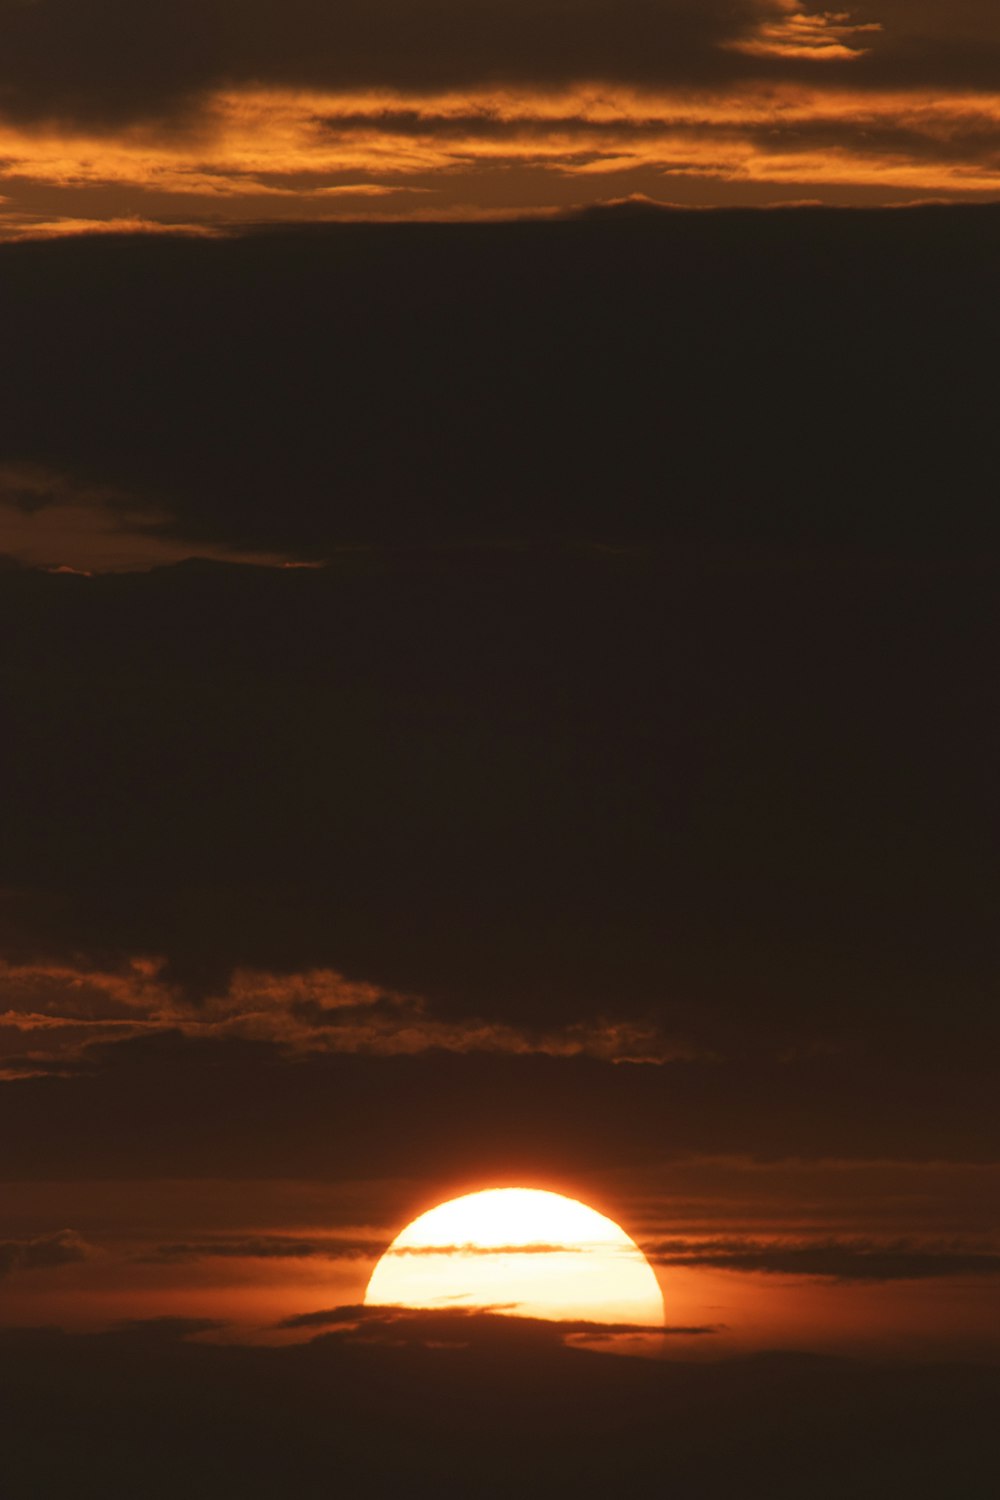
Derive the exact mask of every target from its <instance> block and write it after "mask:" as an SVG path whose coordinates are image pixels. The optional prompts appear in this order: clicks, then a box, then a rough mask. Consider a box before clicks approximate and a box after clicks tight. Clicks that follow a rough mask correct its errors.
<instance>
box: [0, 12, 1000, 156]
mask: <svg viewBox="0 0 1000 1500" xmlns="http://www.w3.org/2000/svg"><path fill="white" fill-rule="evenodd" d="M803 23H806V24H805V25H803ZM859 27H860V28H867V29H858V28H859ZM871 28H874V29H871ZM998 45H1000V36H998V28H997V22H996V14H995V8H994V7H993V6H992V5H991V4H990V3H989V0H966V3H965V4H964V5H963V6H961V7H957V6H955V5H954V4H952V3H945V0H921V3H919V4H916V5H914V4H907V3H905V0H869V3H866V4H861V5H858V6H857V7H854V8H853V9H851V10H848V11H847V12H837V13H833V12H830V11H826V10H824V9H823V8H822V7H821V6H818V5H813V4H803V5H801V6H799V5H789V4H786V3H784V0H729V3H722V0H698V3H696V0H660V3H658V4H656V5H649V4H645V3H643V0H619V3H617V4H614V5H612V4H609V3H608V0H576V3H575V4H574V5H573V6H572V8H571V10H567V8H566V7H565V6H563V5H561V4H559V3H558V0H542V3H534V4H532V5H530V6H526V5H523V4H516V3H514V4H512V3H507V0H477V3H476V4H475V5H467V4H458V3H456V0H421V3H420V4H417V5H414V4H410V3H403V0H366V3H364V4H359V3H354V4H348V5H336V6H331V5H329V4H327V3H325V0H291V3H285V4H281V5H278V4H276V3H275V0H253V3H251V4H236V3H235V0H208V3H204V0H203V3H196V0H184V3H182V4H178V3H176V0H173V3H171V4H169V5H166V4H163V3H162V0H159V3H150V4H147V5H144V6H142V7H136V6H134V5H130V4H127V3H126V0H31V3H24V0H5V3H4V5H3V7H2V9H0V55H2V57H3V65H2V73H0V80H2V83H0V106H2V108H3V110H4V112H5V113H6V114H7V115H8V116H9V117H11V118H14V119H16V120H22V121H47V120H53V119H54V120H62V121H72V122H76V123H84V124H87V125H92V126H93V125H96V126H98V127H102V128H110V129H119V128H121V127H122V126H123V125H125V124H128V123H130V122H134V121H148V120H162V119H163V118H165V117H170V116H173V117H181V118H183V117H184V116H185V114H190V113H191V112H192V110H193V108H194V106H195V105H196V103H197V101H198V100H199V99H200V98H201V97H202V96H203V95H204V94H205V93H207V92H208V91H210V90H213V89H219V88H226V87H229V88H232V87H240V86H247V85H260V84H265V85H271V86H277V87H291V88H313V89H317V90H328V91H338V90H357V89H370V88H376V89H377V88H382V89H386V88H394V89H399V90H402V91H414V92H420V91H428V90H435V89H449V88H450V89H459V90H461V89H468V88H470V87H475V86H478V85H483V84H508V85H511V84H512V85H515V86H521V87H541V88H552V87H560V86H567V85H572V84H574V83H577V82H580V81H584V82H586V81H591V80H596V81H603V82H616V83H625V84H630V85H636V86H640V87H647V88H653V89H656V88H660V89H662V88H669V87H678V86H680V87H682V88H683V87H694V86H704V85H726V84H733V83H734V82H738V81H739V80H741V79H746V78H748V77H764V78H767V77H771V78H774V77H779V78H780V77H783V78H789V77H791V78H796V77H799V78H804V79H807V80H809V81H811V82H815V83H818V84H820V85H822V84H823V82H825V80H824V78H823V73H824V71H826V72H827V73H829V71H830V70H831V68H832V69H833V70H834V73H835V76H836V74H837V72H838V70H839V73H840V74H841V75H843V74H844V72H845V70H846V75H847V77H846V80H845V81H849V83H850V84H858V83H860V84H861V85H862V86H864V85H865V84H870V85H871V86H874V87H879V88H885V87H887V86H892V85H897V86H902V87H913V88H921V87H934V86H935V85H937V86H951V87H963V86H964V87H968V86H970V85H973V84H976V83H979V84H982V85H985V86H986V87H992V84H993V82H994V81H995V77H996V71H995V70H996V57H997V49H998ZM831 48H833V49H834V50H833V51H831V50H830V49H831ZM991 69H992V72H991Z"/></svg>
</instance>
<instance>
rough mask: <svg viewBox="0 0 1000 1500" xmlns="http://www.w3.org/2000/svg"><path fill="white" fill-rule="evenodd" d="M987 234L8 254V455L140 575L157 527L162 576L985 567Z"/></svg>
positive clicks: (534, 230) (600, 228)
mask: <svg viewBox="0 0 1000 1500" xmlns="http://www.w3.org/2000/svg"><path fill="white" fill-rule="evenodd" d="M803 138H804V140H805V141H806V142H808V141H809V130H808V124H807V125H806V126H804V127H803ZM830 141H831V136H830V134H829V132H828V131H824V130H822V129H821V130H820V132H819V135H818V136H817V137H816V139H815V141H814V142H813V145H814V147H815V148H816V149H820V150H821V152H824V153H825V152H826V151H827V149H828V147H829V145H830ZM783 149H784V147H783ZM789 149H794V142H792V143H791V144H790V146H789ZM977 149H978V148H977ZM650 186H651V185H650V184H649V183H648V182H647V183H644V184H643V189H642V190H643V191H645V192H647V193H649V190H650ZM658 191H662V184H659V185H658ZM656 195H657V194H656V193H654V194H653V196H656ZM586 196H587V195H586V194H583V193H577V194H576V195H575V201H576V202H580V201H581V199H585V198H586ZM613 196H618V195H617V194H614V195H613ZM998 231H1000V215H998V213H997V211H996V210H995V209H994V208H992V207H984V208H982V209H972V208H969V209H958V208H956V209H954V210H953V217H950V218H949V217H946V216H945V215H944V214H943V212H942V211H940V210H939V211H935V210H932V209H924V210H911V211H908V212H905V213H904V212H886V213H884V214H875V213H873V214H867V213H841V214H837V213H830V212H821V211H808V210H804V211H801V212H799V213H797V214H795V215H786V216H784V217H780V218H776V217H775V216H774V215H767V214H749V213H745V214H740V213H733V214H719V215H704V214H676V213H674V214H661V215H659V216H658V217H654V216H653V215H652V214H649V215H647V216H646V217H645V218H644V219H642V221H641V222H640V221H639V220H638V219H635V218H634V217H633V218H630V220H629V222H628V223H627V224H626V223H624V222H622V220H621V216H620V214H619V216H618V219H617V220H616V222H615V223H614V224H611V223H605V222H603V220H602V221H601V222H569V221H562V222H557V223H539V224H528V223H519V224H507V225H488V226H487V225H474V226H459V225H455V226H443V225H430V224H426V225H409V226H402V225H395V226H372V225H347V226H341V227H339V228H337V229H329V228H328V229H327V230H322V229H317V230H316V231H314V232H311V233H310V232H306V233H287V234H278V233H260V234H257V235H254V236H250V237H240V238H237V239H234V240H229V239H227V240H223V241H199V242H197V243H195V242H188V241H180V240H176V239H171V238H170V237H163V236H160V237H156V238H155V242H154V238H153V237H150V236H147V237H145V239H139V240H137V239H136V238H131V239H129V238H128V237H126V238H125V239H123V240H122V241H120V242H119V241H118V240H112V241H111V242H109V241H108V240H100V239H89V240H87V241H85V242H81V241H74V242H73V243H66V244H61V245H49V246H35V245H9V246H4V247H3V248H2V249H0V264H2V272H3V274H2V277H0V320H2V322H3V326H4V329H5V347H6V349H7V352H8V357H7V359H6V360H5V362H4V370H3V372H0V400H2V410H3V413H4V422H3V428H2V430H0V457H4V458H5V459H6V460H7V461H8V463H9V464H10V465H11V466H12V472H13V473H14V475H15V477H16V475H17V473H20V474H22V475H23V474H24V472H25V471H26V470H27V469H28V468H29V463H33V464H34V465H35V472H36V473H38V472H41V471H44V473H45V474H47V475H49V476H50V479H51V476H53V475H56V476H62V477H61V479H60V480H59V482H58V483H59V485H61V490H60V489H59V488H58V486H57V488H56V489H55V491H53V492H54V493H57V494H58V493H61V494H63V495H64V496H65V495H77V496H79V495H81V494H82V495H86V494H91V495H92V494H94V493H95V492H96V493H98V494H113V495H114V496H115V497H117V498H116V500H115V505H116V506H118V507H119V508H121V507H123V506H126V505H131V507H132V513H133V523H132V525H131V527H126V528H125V531H126V532H130V533H131V534H130V535H126V536H125V537H124V538H122V540H124V541H127V543H128V551H129V553H130V555H132V556H136V545H135V544H136V540H137V538H136V535H135V533H136V529H137V524H136V521H135V519H134V518H136V517H138V518H141V517H143V516H145V517H147V518H148V517H150V516H154V515H158V516H159V517H160V520H159V522H158V524H157V526H156V529H155V536H154V535H151V536H150V537H149V538H148V540H149V557H148V564H149V565H152V564H153V563H155V562H157V561H159V560H161V559H162V556H163V550H162V549H163V548H164V547H165V546H167V545H171V546H174V547H176V545H177V544H178V543H183V544H184V546H185V547H186V549H187V550H188V551H189V552H190V553H198V552H199V550H214V551H215V552H216V553H218V552H220V551H222V552H225V551H226V550H227V549H228V554H229V555H233V554H234V553H236V554H240V553H242V554H243V555H247V554H249V553H253V552H256V553H258V554H266V555H269V556H272V557H274V556H281V555H284V556H287V557H291V558H299V559H303V558H307V559H312V560H320V559H330V558H337V559H338V560H339V561H338V572H339V571H341V570H342V571H346V572H348V573H349V572H351V571H352V570H358V569H364V570H365V571H366V573H367V577H368V580H369V582H370V583H371V584H372V585H373V586H374V578H375V575H376V573H377V572H378V571H379V570H381V571H382V576H383V578H385V579H386V580H388V579H389V578H390V577H391V576H392V575H393V573H394V572H395V571H396V570H397V569H398V568H399V567H400V566H405V565H406V564H405V560H404V559H403V558H401V557H399V556H398V555H397V557H396V559H395V560H389V559H387V558H386V557H385V556H384V554H380V553H375V554H372V555H368V556H364V557H363V556H360V555H358V554H354V556H353V557H352V558H350V559H349V560H348V559H346V558H345V555H344V553H343V551H342V549H343V548H345V547H348V546H352V547H375V548H381V547H390V548H396V549H400V548H405V547H407V546H410V547H413V546H419V547H427V546H428V545H430V544H444V545H447V544H454V543H456V542H463V541H464V542H468V541H470V540H472V541H480V542H484V541H491V542H494V543H498V544H509V543H511V542H528V541H534V542H542V543H545V544H548V545H557V544H560V543H565V542H566V541H567V540H569V541H598V542H602V541H603V542H614V543H624V542H649V541H654V542H669V543H672V544H678V543H679V544H681V545H695V546H704V545H715V546H718V545H722V546H723V547H737V548H738V547H739V546H741V545H744V546H746V545H752V546H754V547H758V548H759V547H761V546H763V545H768V546H775V547H787V548H792V549H796V548H797V549H800V550H802V549H806V550H811V549H813V548H815V547H817V546H819V547H826V548H829V549H863V550H866V551H872V550H876V551H881V552H882V553H883V554H884V553H886V552H890V553H891V552H893V551H896V550H899V549H902V551H903V552H904V553H905V554H907V555H913V554H915V553H920V554H922V555H924V556H925V557H926V556H939V555H941V554H942V553H943V554H945V555H954V554H955V552H956V551H959V552H961V553H962V554H963V555H965V556H967V557H968V556H970V555H971V556H977V557H978V556H981V555H982V554H983V553H984V552H989V551H990V550H991V549H993V550H995V548H996V546H997V541H998V535H1000V533H998V527H997V522H996V517H995V515H994V514H993V512H992V510H991V509H990V508H989V507H987V506H984V505H982V504H981V503H980V497H981V496H982V494H983V493H984V486H988V483H989V475H988V474H987V472H986V471H985V469H984V467H983V466H984V462H985V460H984V454H986V453H988V452H989V439H990V427H989V423H990V419H991V411H992V405H991V402H990V401H989V399H988V393H987V391H986V389H985V388H984V387H983V385H982V381H981V379H980V376H979V372H980V371H981V370H982V369H983V368H984V367H986V368H989V355H990V351H991V350H992V348H993V345H994V343H995V341H996V338H997V337H998V336H1000V334H998V330H997V327H996V314H995V306H996V299H995V297H994V296H993V287H992V274H993V272H992V266H993V263H994V257H995V255H996V253H997V239H998ZM681 288H683V295H681V294H680V289H681ZM957 330H961V335H960V337H961V357H960V358H957V357H956V353H955V339H956V337H957V332H956V331H957ZM52 340H58V341H59V348H60V351H61V353H60V359H59V361H58V362H53V361H50V360H48V359H47V358H45V357H44V356H43V354H42V352H41V351H42V350H43V349H44V348H47V347H49V344H50V341H52ZM872 349H874V350H875V351H877V352H876V355H875V357H874V358H872V357H871V353H870V351H871V350H872ZM95 359H97V360H98V365H99V369H100V372H101V374H100V378H95V374H94V370H95V366H94V361H95ZM762 371H763V372H764V375H763V378H762V374H761V372H762ZM945 371H948V372H950V374H949V375H948V377H947V378H946V377H945ZM208 413H210V414H211V416H210V418H209V417H208V416H207V415H206V414H208ZM56 416H57V417H58V420H54V418H55V417H56ZM918 431H919V432H921V433H922V434H924V436H923V438H922V440H921V441H920V442H919V443H918V442H916V441H915V438H914V434H915V433H916V432H918ZM386 432H391V433H392V435H393V440H392V441H391V442H387V441H386V440H385V435H386ZM50 490H51V485H50ZM279 494H280V495H281V497H282V503H281V505H280V506H276V505H275V503H274V496H275V495H279ZM943 495H948V496H949V497H950V499H949V503H948V504H947V505H945V504H944V503H943V501H942V499H941V497H942V496H943ZM36 498H37V499H38V500H39V501H41V500H42V498H43V496H42V494H41V492H36ZM40 514H41V515H44V510H43V511H42V512H41V513H40ZM38 515H39V513H36V517H35V519H36V520H37V519H38ZM22 519H23V518H22ZM46 542H47V545H46V549H45V554H44V559H43V560H45V561H46V562H48V563H52V564H55V563H57V562H58V561H60V559H59V557H58V555H57V553H56V552H55V550H54V549H53V547H52V538H51V537H48V538H46ZM3 546H4V550H5V551H8V552H10V551H11V550H12V548H11V546H10V545H9V544H8V543H7V542H4V543H3ZM31 555H32V556H33V557H34V559H35V560H38V558H39V556H40V555H41V554H40V553H39V551H38V549H37V547H36V550H35V552H34V553H33V554H31ZM174 555H176V552H175V553H174ZM65 560H67V561H71V559H70V558H67V559H65ZM502 562H503V558H502V557H501V558H500V559H496V558H493V557H491V556H490V555H489V554H485V555H483V556H480V557H478V558H474V557H472V556H469V557H468V558H467V563H468V566H469V568H470V569H471V568H473V567H475V568H477V569H486V570H489V569H491V568H496V567H498V566H502ZM446 566H447V564H446V561H445V559H441V558H439V559H436V560H434V561H433V562H432V563H431V564H430V569H429V571H430V570H432V569H434V568H441V567H446ZM413 571H414V570H413V568H412V559H411V568H410V573H411V577H412V576H413ZM345 586H346V585H345ZM193 587H194V586H193ZM286 592H288V593H291V592H292V590H291V589H290V588H289V589H286ZM300 592H301V590H300ZM380 608H381V607H380Z"/></svg>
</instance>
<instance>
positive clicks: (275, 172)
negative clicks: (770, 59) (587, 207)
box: [0, 15, 1000, 238]
mask: <svg viewBox="0 0 1000 1500" xmlns="http://www.w3.org/2000/svg"><path fill="white" fill-rule="evenodd" d="M821 19H822V18H816V17H813V18H811V19H810V20H809V22H808V25H807V24H806V22H805V20H804V19H803V18H801V17H799V16H798V15H790V16H789V17H788V18H787V19H786V20H784V21H781V22H780V23H776V27H777V29H776V30H774V32H773V34H772V33H771V32H770V31H769V32H768V33H767V35H764V34H763V33H762V34H761V35H760V36H759V37H758V38H757V39H756V40H755V41H753V42H752V43H751V42H748V43H746V44H745V46H748V47H749V46H754V47H763V48H772V47H778V48H780V49H782V50H783V51H785V52H787V51H788V50H789V49H792V50H793V51H794V50H795V49H796V48H805V50H806V51H808V52H809V53H810V55H813V54H815V53H816V52H817V50H819V51H820V52H821V53H822V51H823V49H825V50H826V51H831V50H832V51H837V52H839V51H843V50H845V48H846V47H847V45H848V44H847V42H846V41H845V40H844V38H845V37H846V35H847V33H848V32H851V33H852V34H853V33H854V32H855V31H857V30H858V28H856V27H847V26H846V24H845V25H841V24H840V22H839V21H837V20H836V18H833V19H828V20H826V21H824V22H823V26H822V28H821V29H819V30H818V29H817V27H819V22H820V20H821ZM837 38H840V39H839V40H837ZM852 45H853V43H852ZM851 55H852V56H853V55H854V53H851ZM824 71H825V70H824ZM849 73H850V68H848V73H847V74H840V75H838V79H837V80H836V81H831V83H830V85H829V86H828V87H821V86H820V85H818V84H817V83H807V82H805V81H803V80H801V79H798V80H794V81H793V80H789V81H786V82H781V83H777V82H773V81H772V82H767V83H763V82H759V81H758V82H754V81H753V80H745V81H743V82H742V83H741V84H740V85H739V86H738V87H734V86H730V87H728V88H725V89H720V88H717V87H716V88H702V89H695V88H687V89H683V90H678V89H675V90H672V91H659V92H656V91H651V90H645V91H644V90H641V89H637V88H634V87H629V86H625V85H597V84H591V85H576V86H573V87H568V88H563V89H550V90H547V91H540V90H537V89H534V90H533V89H525V88H514V87H508V88H483V89H478V90H466V91H450V92H438V93H434V92H425V93H422V94H412V93H411V94H403V93H400V92H398V91H392V90H377V91H373V90H364V91H355V92H344V91H341V92H337V93H323V92H318V91H302V90H292V89H278V88H270V89H265V88H243V89H240V90H230V91H225V92H219V93H216V94H214V95H212V96H210V97H208V98H207V99H206V100H205V101H204V104H203V106H202V109H201V112H200V114H199V116H198V118H197V121H196V122H195V123H194V124H191V123H190V122H188V124H187V125H186V126H185V128H183V129H181V128H179V127H178V128H173V129H168V128H164V127H158V128H154V127H153V126H150V125H143V126H132V127H129V128H127V129H123V130H121V131H119V132H118V133H116V134H115V135H113V136H112V135H107V134H103V135H101V134H97V133H87V132H85V131H83V130H82V129H81V128H79V127H77V128H75V129H69V128H64V129H57V128H55V127H53V126H51V125H49V126H37V127H32V128H30V129H29V128H27V127H24V126H20V125H14V124H7V125H0V156H2V158H3V160H4V163H5V169H4V200H3V201H2V202H0V236H3V237H7V238H12V237H18V236H22V235H25V234H31V233H34V234H40V235H44V234H50V233H55V232H58V231H59V228H60V226H62V227H63V228H64V229H65V227H67V226H72V227H73V228H79V227H90V226H91V225H94V224H105V225H106V226H107V227H108V228H113V229H119V230H122V231H128V230H134V229H136V228H144V227H147V226H148V227H155V226H156V225H158V224H166V225H171V226H175V227H178V228H181V229H184V230H187V231H190V230H197V229H199V228H200V229H201V230H202V231H204V229H205V228H206V226H216V227H224V226H225V225H227V224H235V223H241V222H245V221H247V220H253V221H260V220H270V221H282V220H291V219H315V220H323V219H331V218H357V217H365V218H371V217H416V218H427V217H435V216H453V215H456V214H457V215H459V216H464V217H473V218H474V217H476V216H482V215H490V214H492V213H496V212H511V213H513V212H519V211H530V212H538V211H544V210H545V209H547V208H559V207H570V206H572V205H573V204H576V203H580V202H586V201H588V200H589V199H593V198H595V197H605V196H608V197H612V196H620V195H621V192H622V191H641V192H643V193H645V194H646V195H648V196H650V197H653V198H654V199H661V200H664V201H676V200H677V199H678V195H679V193H680V196H681V197H682V198H683V201H685V202H692V203H705V204H711V203H715V202H718V203H723V202H738V201H741V193H743V194H746V193H750V192H753V193H756V194H757V196H756V197H754V199H753V201H762V200H761V199H760V196H759V190H762V189H766V188H768V186H771V187H773V188H774V191H775V195H776V196H778V197H780V196H781V194H782V193H784V192H786V191H787V192H790V191H791V190H794V189H796V188H815V189H818V190H820V191H823V190H827V191H828V192H829V194H830V201H845V202H850V201H854V198H853V196H852V195H856V194H857V193H862V194H863V193H865V192H868V193H870V192H871V191H873V190H878V191H885V192H895V193H896V194H897V195H898V194H913V195H914V196H928V195H938V194H945V195H948V194H950V195H959V196H966V197H967V196H970V195H972V196H974V195H983V194H988V193H995V192H996V191H997V188H998V186H1000V94H997V93H995V92H990V93H986V92H976V91H975V90H963V91H960V92H959V91H956V90H954V89H950V90H941V91H931V90H928V89H923V90H915V89H914V90H901V89H891V90H886V89H882V90H879V89H871V88H868V89H857V88H854V87H851V86H849V84H850V78H849ZM595 177H596V178H599V179H605V178H606V179H609V182H608V183H605V182H604V181H603V180H602V181H601V182H600V184H599V185H598V184H597V183H595V180H594V179H595ZM611 179H614V182H613V183H612V182H611V181H610V180H611ZM685 183H687V187H686V188H685V187H684V184H685Z"/></svg>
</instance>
